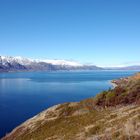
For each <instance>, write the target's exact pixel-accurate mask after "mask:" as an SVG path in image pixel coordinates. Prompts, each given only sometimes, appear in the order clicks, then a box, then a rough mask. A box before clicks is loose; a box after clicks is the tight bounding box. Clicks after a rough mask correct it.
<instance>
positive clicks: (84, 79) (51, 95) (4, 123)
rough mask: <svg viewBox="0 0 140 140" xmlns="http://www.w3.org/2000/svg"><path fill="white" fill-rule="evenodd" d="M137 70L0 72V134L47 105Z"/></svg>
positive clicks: (89, 94)
mask: <svg viewBox="0 0 140 140" xmlns="http://www.w3.org/2000/svg"><path fill="white" fill-rule="evenodd" d="M134 73H136V71H86V72H28V73H0V137H2V136H3V135H5V134H6V133H8V132H9V131H11V130H12V129H13V128H15V127H16V126H17V125H19V124H20V123H22V122H24V121H25V120H27V119H29V118H31V117H33V116H34V115H36V114H37V113H39V112H41V111H43V110H44V109H47V108H48V107H50V106H52V105H55V104H58V103H64V102H71V101H80V100H82V99H85V98H89V97H92V96H95V95H96V94H97V93H99V92H101V91H103V90H106V89H109V88H111V87H112V85H111V84H110V83H109V81H110V80H113V79H117V78H121V77H127V76H130V75H133V74H134Z"/></svg>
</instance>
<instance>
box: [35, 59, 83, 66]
mask: <svg viewBox="0 0 140 140" xmlns="http://www.w3.org/2000/svg"><path fill="white" fill-rule="evenodd" d="M38 61H39V62H45V63H49V64H52V65H62V66H73V67H81V66H83V65H82V64H80V63H78V62H75V61H67V60H56V59H55V60H49V59H46V60H38Z"/></svg>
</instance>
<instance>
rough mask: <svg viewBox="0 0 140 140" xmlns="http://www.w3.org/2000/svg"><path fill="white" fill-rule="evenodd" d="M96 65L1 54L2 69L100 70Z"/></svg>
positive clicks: (0, 64) (0, 66)
mask: <svg viewBox="0 0 140 140" xmlns="http://www.w3.org/2000/svg"><path fill="white" fill-rule="evenodd" d="M98 69H101V68H99V67H96V66H91V65H90V66H88V65H83V64H80V63H78V62H75V61H67V60H48V59H46V60H38V59H35V60H34V59H28V58H23V57H20V56H18V57H12V56H0V71H48V70H49V71H54V70H98Z"/></svg>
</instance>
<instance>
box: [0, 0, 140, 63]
mask: <svg viewBox="0 0 140 140" xmlns="http://www.w3.org/2000/svg"><path fill="white" fill-rule="evenodd" d="M0 55H8V56H22V57H29V58H36V59H66V60H75V61H78V62H81V63H86V64H95V65H98V66H119V65H132V64H138V63H139V64H140V1H139V0H0Z"/></svg>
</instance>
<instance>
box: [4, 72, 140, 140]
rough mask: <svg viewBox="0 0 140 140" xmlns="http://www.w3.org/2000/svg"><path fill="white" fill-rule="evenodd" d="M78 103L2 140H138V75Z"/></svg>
mask: <svg viewBox="0 0 140 140" xmlns="http://www.w3.org/2000/svg"><path fill="white" fill-rule="evenodd" d="M112 82H113V83H114V84H115V85H116V87H115V88H114V89H109V90H108V91H103V92H102V93H100V94H98V95H97V96H96V97H94V98H89V99H86V100H83V101H81V102H75V103H65V104H60V105H56V106H54V107H52V108H49V109H47V110H45V111H44V112H42V113H40V114H38V115H37V116H35V117H33V118H32V119H29V120H28V121H26V122H25V123H23V124H21V125H20V126H18V127H17V128H15V129H14V130H13V131H12V132H11V133H10V134H8V135H7V136H6V137H4V138H2V140H139V139H140V73H138V74H136V75H134V76H132V77H128V78H123V79H119V80H113V81H112Z"/></svg>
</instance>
